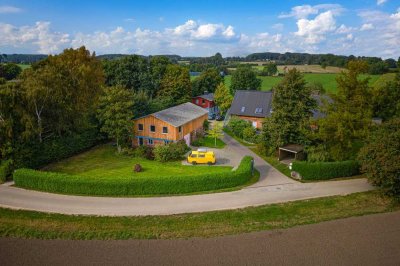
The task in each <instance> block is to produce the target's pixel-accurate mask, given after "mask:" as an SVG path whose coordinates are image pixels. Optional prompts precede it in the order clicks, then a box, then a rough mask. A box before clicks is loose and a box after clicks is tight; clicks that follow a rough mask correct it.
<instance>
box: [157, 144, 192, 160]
mask: <svg viewBox="0 0 400 266" xmlns="http://www.w3.org/2000/svg"><path fill="white" fill-rule="evenodd" d="M188 151H190V148H189V147H188V146H187V145H186V143H185V142H184V141H178V142H171V143H168V144H165V145H157V146H156V147H155V148H154V159H155V160H156V161H159V162H168V161H174V160H180V159H182V157H183V155H184V154H185V153H186V152H188Z"/></svg>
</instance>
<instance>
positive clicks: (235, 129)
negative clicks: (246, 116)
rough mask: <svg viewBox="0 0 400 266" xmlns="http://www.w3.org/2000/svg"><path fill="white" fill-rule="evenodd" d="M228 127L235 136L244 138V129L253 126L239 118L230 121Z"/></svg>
mask: <svg viewBox="0 0 400 266" xmlns="http://www.w3.org/2000/svg"><path fill="white" fill-rule="evenodd" d="M228 127H229V129H230V130H231V131H232V133H233V134H234V135H235V136H237V137H239V138H243V131H244V129H245V128H248V127H252V125H251V124H250V122H248V121H245V120H243V119H240V118H237V117H232V118H231V119H230V120H229V123H228Z"/></svg>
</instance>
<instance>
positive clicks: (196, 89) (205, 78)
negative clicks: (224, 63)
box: [192, 68, 223, 96]
mask: <svg viewBox="0 0 400 266" xmlns="http://www.w3.org/2000/svg"><path fill="white" fill-rule="evenodd" d="M222 81H223V78H222V77H221V75H220V74H219V71H218V70H217V69H216V68H209V69H207V70H205V71H204V72H202V73H201V74H200V76H199V77H197V78H196V79H195V80H194V81H193V89H192V91H193V96H198V95H201V94H203V93H204V92H205V91H208V92H215V90H216V89H217V87H218V85H219V84H220V83H221V82H222Z"/></svg>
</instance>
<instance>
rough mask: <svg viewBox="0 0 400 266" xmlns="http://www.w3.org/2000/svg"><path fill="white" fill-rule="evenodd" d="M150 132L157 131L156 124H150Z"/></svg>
mask: <svg viewBox="0 0 400 266" xmlns="http://www.w3.org/2000/svg"><path fill="white" fill-rule="evenodd" d="M150 132H153V133H154V132H156V126H155V125H151V126H150Z"/></svg>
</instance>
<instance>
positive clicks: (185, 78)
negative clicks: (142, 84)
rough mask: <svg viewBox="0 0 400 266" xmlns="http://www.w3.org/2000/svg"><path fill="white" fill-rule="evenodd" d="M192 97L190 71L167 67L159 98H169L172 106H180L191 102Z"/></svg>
mask: <svg viewBox="0 0 400 266" xmlns="http://www.w3.org/2000/svg"><path fill="white" fill-rule="evenodd" d="M191 96H192V85H191V83H190V76H189V71H188V69H187V68H185V67H182V66H178V65H169V66H167V69H166V71H165V75H164V77H163V79H162V80H161V88H160V90H159V91H158V96H157V97H163V98H165V99H167V98H169V99H171V101H170V103H171V104H180V103H183V102H186V101H189V100H190V98H191Z"/></svg>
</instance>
